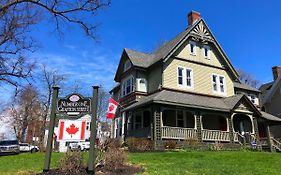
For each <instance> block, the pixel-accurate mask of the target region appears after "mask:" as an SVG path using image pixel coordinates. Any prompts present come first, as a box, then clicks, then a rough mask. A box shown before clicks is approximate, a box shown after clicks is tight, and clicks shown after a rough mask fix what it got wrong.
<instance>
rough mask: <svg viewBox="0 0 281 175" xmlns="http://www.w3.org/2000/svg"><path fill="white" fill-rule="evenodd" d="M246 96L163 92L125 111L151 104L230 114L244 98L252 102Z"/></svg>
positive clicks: (273, 118)
mask: <svg viewBox="0 0 281 175" xmlns="http://www.w3.org/2000/svg"><path fill="white" fill-rule="evenodd" d="M245 97H246V96H245V95H242V94H238V95H234V96H231V97H226V98H217V97H210V96H203V95H196V94H190V93H182V92H177V91H169V90H162V91H160V92H157V93H154V94H152V95H149V96H146V97H143V98H142V99H141V100H140V101H138V102H136V103H134V104H132V105H130V106H128V107H127V108H125V109H124V111H127V110H132V109H135V108H138V107H142V106H145V105H148V104H151V103H158V104H167V105H176V106H183V107H190V108H197V109H206V110H213V111H221V112H230V111H231V110H232V109H233V108H235V106H236V105H237V104H238V102H239V101H240V100H242V98H244V99H245V100H246V101H248V102H249V103H251V102H250V100H249V99H248V98H247V97H246V98H245ZM250 106H251V107H252V108H254V109H255V110H256V112H257V114H258V115H260V116H261V117H263V118H265V119H267V120H271V121H277V122H281V119H280V118H278V117H275V116H273V115H271V114H268V113H266V112H263V111H260V110H258V109H257V108H256V107H255V106H254V105H253V104H252V105H250Z"/></svg>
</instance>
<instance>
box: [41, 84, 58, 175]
mask: <svg viewBox="0 0 281 175" xmlns="http://www.w3.org/2000/svg"><path fill="white" fill-rule="evenodd" d="M58 94H59V87H58V86H54V87H53V96H52V107H51V116H50V124H49V133H48V142H47V148H46V153H45V163H44V168H43V171H44V172H46V171H49V169H50V163H51V155H52V145H53V135H54V127H55V120H56V108H57V98H58Z"/></svg>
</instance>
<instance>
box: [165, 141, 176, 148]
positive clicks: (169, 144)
mask: <svg viewBox="0 0 281 175" xmlns="http://www.w3.org/2000/svg"><path fill="white" fill-rule="evenodd" d="M176 146H177V142H176V141H175V140H167V141H166V142H165V148H166V149H175V148H176Z"/></svg>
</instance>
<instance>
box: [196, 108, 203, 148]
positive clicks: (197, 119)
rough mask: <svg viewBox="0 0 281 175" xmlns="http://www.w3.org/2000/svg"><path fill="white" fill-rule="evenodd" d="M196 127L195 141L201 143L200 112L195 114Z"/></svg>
mask: <svg viewBox="0 0 281 175" xmlns="http://www.w3.org/2000/svg"><path fill="white" fill-rule="evenodd" d="M195 117H196V127H197V139H198V142H200V143H201V142H203V139H202V121H201V119H202V116H201V113H200V112H197V113H196V116H195Z"/></svg>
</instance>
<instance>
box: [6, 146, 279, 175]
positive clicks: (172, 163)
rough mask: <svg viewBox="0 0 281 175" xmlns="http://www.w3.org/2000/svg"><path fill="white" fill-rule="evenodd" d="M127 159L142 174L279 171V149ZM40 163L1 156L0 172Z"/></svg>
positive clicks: (31, 157)
mask: <svg viewBox="0 0 281 175" xmlns="http://www.w3.org/2000/svg"><path fill="white" fill-rule="evenodd" d="M62 155H63V154H62V153H53V156H52V164H51V168H55V167H58V162H59V159H60V158H61V157H62ZM84 156H87V155H86V154H85V155H84ZM129 162H130V163H132V164H137V165H141V166H143V167H144V168H145V169H146V171H145V173H144V174H161V175H162V174H187V175H188V174H198V175H202V174H205V175H220V174H221V175H225V174H231V175H236V174H237V175H238V174H239V175H259V174H261V175H264V174H270V175H274V174H276V175H277V174H280V172H281V166H280V162H281V154H280V153H264V152H248V151H222V152H212V151H206V152H203V151H194V152H185V151H179V152H157V153H130V154H129ZM43 163H44V154H43V153H36V154H29V153H27V154H19V155H14V156H1V157H0V174H21V173H24V172H40V171H41V170H42V167H43ZM19 172H20V173H19Z"/></svg>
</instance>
